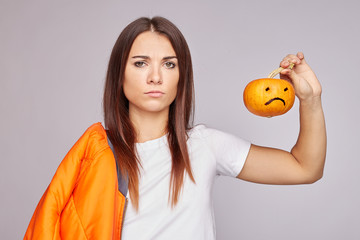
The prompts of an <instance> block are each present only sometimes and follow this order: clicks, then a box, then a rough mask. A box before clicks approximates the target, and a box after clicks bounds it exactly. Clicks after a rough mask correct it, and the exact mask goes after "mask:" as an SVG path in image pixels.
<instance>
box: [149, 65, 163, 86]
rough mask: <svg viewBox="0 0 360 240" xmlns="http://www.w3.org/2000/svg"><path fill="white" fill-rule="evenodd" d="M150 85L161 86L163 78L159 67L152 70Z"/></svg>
mask: <svg viewBox="0 0 360 240" xmlns="http://www.w3.org/2000/svg"><path fill="white" fill-rule="evenodd" d="M147 82H148V83H149V84H152V83H153V84H161V83H162V77H161V72H160V68H159V67H157V66H153V67H152V68H151V70H150V73H149V76H148V81H147Z"/></svg>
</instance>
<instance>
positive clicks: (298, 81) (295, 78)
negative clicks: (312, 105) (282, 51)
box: [243, 52, 321, 117]
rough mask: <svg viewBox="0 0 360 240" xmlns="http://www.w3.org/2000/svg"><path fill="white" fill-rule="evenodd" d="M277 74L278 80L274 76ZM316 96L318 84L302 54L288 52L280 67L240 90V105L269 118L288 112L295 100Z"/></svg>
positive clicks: (318, 92) (319, 92)
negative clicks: (242, 93)
mask: <svg viewBox="0 0 360 240" xmlns="http://www.w3.org/2000/svg"><path fill="white" fill-rule="evenodd" d="M278 73H280V78H281V79H274V77H275V76H276V75H277V74H278ZM295 94H296V96H297V97H298V98H299V100H300V101H304V100H311V99H313V97H320V95H321V85H320V83H319V81H318V80H317V78H316V76H315V74H314V72H313V71H312V70H311V68H310V67H309V65H308V64H307V63H306V61H305V59H304V55H303V53H301V52H299V53H298V54H297V55H292V54H289V55H287V56H286V57H285V58H284V59H283V60H282V61H281V62H280V68H278V69H276V70H274V71H273V72H271V73H270V74H269V76H268V78H262V79H257V80H254V81H252V82H250V83H249V84H248V85H247V86H246V88H245V90H244V95H243V97H244V104H245V106H246V108H247V109H248V110H249V111H250V112H251V113H253V114H255V115H258V116H262V117H273V116H278V115H282V114H284V113H286V112H287V111H289V110H290V109H291V108H292V106H293V104H294V101H295Z"/></svg>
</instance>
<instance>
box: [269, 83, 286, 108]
mask: <svg viewBox="0 0 360 240" xmlns="http://www.w3.org/2000/svg"><path fill="white" fill-rule="evenodd" d="M288 90H289V88H288V87H285V88H284V92H286V91H288ZM265 91H267V92H269V91H270V87H267V88H266V89H265ZM278 93H280V94H281V91H278ZM276 100H278V101H281V102H282V103H283V104H284V106H285V105H286V104H285V100H284V99H282V98H281V97H274V98H272V99H270V100H269V101H267V102H266V103H265V105H269V104H270V103H272V102H273V101H276Z"/></svg>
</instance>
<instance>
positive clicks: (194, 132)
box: [189, 123, 227, 139]
mask: <svg viewBox="0 0 360 240" xmlns="http://www.w3.org/2000/svg"><path fill="white" fill-rule="evenodd" d="M222 134H227V133H225V132H223V131H222V130H219V129H216V128H213V127H209V126H208V125H205V124H203V123H201V124H197V125H195V126H194V127H193V128H192V129H191V130H190V131H189V135H190V137H191V138H194V137H195V138H198V137H200V138H205V139H207V138H209V137H213V136H217V135H222Z"/></svg>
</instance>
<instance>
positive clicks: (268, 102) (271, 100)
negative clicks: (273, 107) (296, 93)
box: [265, 97, 285, 106]
mask: <svg viewBox="0 0 360 240" xmlns="http://www.w3.org/2000/svg"><path fill="white" fill-rule="evenodd" d="M275 100H280V101H282V102H283V104H284V106H285V101H284V99H282V98H278V97H277V98H273V99H270V100H269V101H267V102H266V103H265V105H269V104H270V103H272V102H273V101H275Z"/></svg>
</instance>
